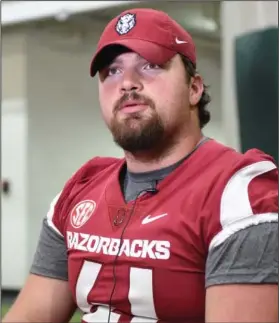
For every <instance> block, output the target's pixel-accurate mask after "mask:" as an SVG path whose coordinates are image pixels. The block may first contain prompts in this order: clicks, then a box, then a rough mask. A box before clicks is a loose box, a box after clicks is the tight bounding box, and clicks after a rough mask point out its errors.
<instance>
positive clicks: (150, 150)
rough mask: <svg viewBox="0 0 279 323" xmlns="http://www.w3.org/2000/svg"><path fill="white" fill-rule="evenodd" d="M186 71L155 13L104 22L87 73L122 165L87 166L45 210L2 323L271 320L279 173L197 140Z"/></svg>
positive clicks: (189, 65)
mask: <svg viewBox="0 0 279 323" xmlns="http://www.w3.org/2000/svg"><path fill="white" fill-rule="evenodd" d="M196 65H197V61H196V52H195V45H194V42H193V39H192V38H191V36H190V35H189V33H188V32H187V31H185V30H184V29H183V28H182V27H181V26H180V25H179V24H178V23H176V22H175V21H174V20H173V19H171V18H170V17H169V16H168V15H167V14H165V13H164V12H161V11H156V10H152V9H131V10H128V11H125V12H123V13H122V14H120V15H119V16H117V17H115V18H114V19H113V20H112V21H111V22H110V23H109V24H108V25H107V27H106V28H105V30H104V32H103V34H102V35H101V37H100V40H99V43H98V46H97V50H96V53H95V54H94V56H93V59H92V63H91V67H90V73H91V76H92V77H94V76H95V75H96V74H97V73H98V80H99V100H100V106H101V111H102V115H103V118H104V121H105V123H106V124H107V126H108V128H109V129H110V131H111V133H112V136H113V139H114V141H115V142H116V144H118V145H119V146H120V147H122V149H123V151H124V154H125V158H123V159H116V158H102V157H96V158H93V159H92V160H90V161H88V162H87V163H86V164H85V165H83V166H82V167H81V168H80V169H79V170H78V171H77V172H76V173H75V174H74V175H73V176H72V177H71V178H70V179H69V181H68V182H67V183H66V184H65V186H64V187H63V189H62V191H61V192H60V193H59V194H58V195H57V196H56V197H55V199H54V200H53V201H52V203H51V204H50V208H49V211H48V213H47V215H46V217H45V219H44V221H43V225H42V231H41V235H40V239H39V242H38V247H37V251H36V254H35V257H34V262H33V265H32V268H31V272H30V276H29V277H28V279H27V281H26V284H25V286H24V287H23V289H22V291H21V292H20V294H19V296H18V298H17V299H16V301H15V303H14V304H13V306H12V308H11V310H10V311H9V313H8V314H7V315H6V317H5V319H4V322H57V323H58V322H59V323H60V322H68V321H69V320H70V318H71V316H72V314H73V313H74V311H75V310H76V308H77V307H78V308H79V309H80V310H81V311H82V313H83V317H82V322H88V323H91V322H184V323H185V322H276V321H277V315H278V304H277V303H278V297H277V293H278V290H277V284H278V239H277V238H278V227H277V223H278V188H277V185H278V171H277V168H276V165H275V164H274V162H273V159H272V158H271V157H270V156H267V155H266V154H264V153H263V152H261V151H259V150H256V149H252V150H249V151H248V152H246V153H244V154H241V153H239V152H236V151H235V150H233V149H231V148H229V147H226V146H224V145H222V144H220V143H218V142H216V141H215V140H213V139H210V138H206V137H205V136H204V135H203V132H202V129H203V127H204V126H205V125H206V124H207V123H208V122H209V120H210V114H209V112H208V110H207V109H206V107H207V104H208V102H209V100H210V97H209V95H208V93H207V89H206V87H205V85H204V84H203V80H202V78H201V76H200V75H199V74H198V72H197V70H196Z"/></svg>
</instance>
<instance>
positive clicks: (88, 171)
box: [47, 157, 123, 235]
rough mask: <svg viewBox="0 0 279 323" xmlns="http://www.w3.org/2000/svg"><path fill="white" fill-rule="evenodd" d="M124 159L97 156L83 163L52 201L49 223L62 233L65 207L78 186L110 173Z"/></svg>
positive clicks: (48, 213) (48, 216)
mask: <svg viewBox="0 0 279 323" xmlns="http://www.w3.org/2000/svg"><path fill="white" fill-rule="evenodd" d="M121 163H123V160H122V159H118V158H110V157H95V158H93V159H90V160H89V161H87V162H86V163H85V164H83V165H82V166H81V167H80V168H79V169H78V170H77V171H76V172H75V173H74V174H73V175H72V176H71V177H70V179H69V180H68V181H67V182H66V183H65V185H64V187H63V189H62V190H61V191H60V192H59V193H58V194H57V195H56V196H55V197H54V199H53V200H52V201H51V203H50V206H49V210H48V212H47V222H48V225H49V226H50V227H51V228H52V229H53V230H54V231H56V232H57V233H59V234H60V235H62V231H63V230H62V227H63V223H62V222H63V207H64V205H65V203H66V202H67V201H68V200H70V199H71V197H72V196H73V194H75V190H76V188H77V187H80V186H84V185H86V183H87V182H88V181H90V180H92V179H94V178H95V177H97V176H100V175H102V174H103V173H109V172H111V170H112V169H115V168H116V167H119V165H120V164H121Z"/></svg>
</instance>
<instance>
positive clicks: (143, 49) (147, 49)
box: [90, 39, 177, 77]
mask: <svg viewBox="0 0 279 323" xmlns="http://www.w3.org/2000/svg"><path fill="white" fill-rule="evenodd" d="M121 47H122V49H121ZM123 48H124V50H123ZM125 48H126V49H128V50H131V51H133V52H135V53H137V54H139V55H140V56H141V57H143V58H144V59H146V60H147V61H149V62H150V63H152V64H158V65H160V64H164V63H166V62H167V61H169V60H170V59H171V58H172V57H173V56H174V55H175V54H177V53H176V52H175V51H173V50H170V49H168V48H165V47H163V46H160V45H157V44H155V43H151V42H148V41H145V40H140V39H122V40H118V41H114V42H111V43H108V44H106V45H104V46H103V47H101V48H100V49H99V50H98V51H97V53H96V54H95V55H94V57H93V59H92V61H91V66H90V75H91V76H92V77H94V76H95V75H96V73H97V72H98V71H99V70H100V69H101V68H103V67H105V65H107V64H109V63H110V61H112V60H113V58H115V57H116V56H117V55H119V54H121V53H123V52H125Z"/></svg>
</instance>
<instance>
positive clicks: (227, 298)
mask: <svg viewBox="0 0 279 323" xmlns="http://www.w3.org/2000/svg"><path fill="white" fill-rule="evenodd" d="M277 284H278V225H277V224H276V223H264V224H260V225H258V226H253V227H250V228H247V229H244V230H241V231H240V232H237V233H235V234H233V235H232V236H231V237H230V238H229V239H227V240H226V241H225V242H224V243H223V244H222V245H219V246H218V247H216V248H214V249H213V250H211V251H210V252H209V254H208V257H207V263H206V288H207V289H206V322H270V323H271V322H276V320H277V314H278V287H277Z"/></svg>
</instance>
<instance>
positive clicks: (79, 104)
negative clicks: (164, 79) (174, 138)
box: [1, 1, 278, 310]
mask: <svg viewBox="0 0 279 323" xmlns="http://www.w3.org/2000/svg"><path fill="white" fill-rule="evenodd" d="M131 7H151V8H158V9H161V10H164V11H166V12H167V13H168V14H169V15H171V16H172V17H173V18H175V19H176V20H177V21H178V22H179V23H180V24H182V25H183V26H184V27H185V28H186V29H187V30H188V31H189V32H190V33H191V34H192V36H193V38H194V40H195V42H196V46H197V53H198V64H197V66H198V70H199V72H200V73H201V75H202V76H203V78H204V80H205V83H206V84H208V85H209V86H210V90H209V92H210V94H211V96H212V102H211V104H210V107H209V109H210V111H211V115H212V120H211V122H210V123H209V124H208V126H206V128H205V130H204V132H205V134H206V135H208V136H210V137H213V138H215V139H216V140H218V141H220V142H222V143H224V144H227V145H229V146H231V147H233V148H235V149H237V150H239V151H246V150H247V149H249V148H252V147H255V148H259V149H262V150H264V151H265V152H267V153H269V154H270V155H272V156H273V157H274V158H275V160H276V162H277V160H278V2H277V1H247V2H246V1H225V2H218V1H214V2H211V1H204V2H200V1H194V2H188V1H180V2H178V1H168V2H165V1H153V2H152V1H151V2H138V1H2V2H1V22H2V39H1V43H2V102H1V103H2V109H1V117H2V124H1V146H2V169H1V171H2V175H1V177H2V195H1V198H2V201H1V202H2V226H1V230H2V232H1V239H2V240H1V248H2V249H1V258H2V261H1V264H2V269H1V271H2V292H3V293H2V296H3V295H4V296H5V299H6V300H7V299H8V298H7V297H8V296H11V295H12V296H14V295H15V293H16V292H17V291H18V290H20V288H21V287H22V285H23V283H24V280H25V278H26V276H27V274H28V270H29V268H30V264H31V261H32V258H33V254H34V251H35V248H36V244H37V239H38V236H39V232H40V227H41V222H42V218H43V217H44V215H45V214H46V212H47V210H48V206H49V203H50V201H51V200H52V199H53V197H54V196H55V195H56V194H57V193H58V192H59V191H60V189H61V187H62V186H63V185H64V183H65V181H66V180H67V179H68V178H69V177H70V176H71V174H72V173H73V172H74V171H76V170H77V169H78V168H79V167H80V166H81V165H82V164H83V163H84V162H85V161H87V160H88V159H90V158H92V157H94V156H118V157H120V156H122V152H121V150H120V149H119V148H118V147H117V146H115V144H114V143H113V141H112V140H111V135H110V133H109V132H108V130H107V129H106V127H105V125H104V123H103V121H102V119H101V115H100V111H99V103H98V90H97V81H96V79H91V78H90V77H89V64H90V60H91V57H92V53H93V52H94V50H95V47H96V44H97V42H98V39H99V36H100V34H101V32H102V30H103V29H104V27H105V25H106V24H107V23H108V21H109V20H110V19H111V18H113V17H114V16H115V15H117V14H118V13H120V12H121V11H123V10H124V9H127V8H131ZM4 310H5V309H4Z"/></svg>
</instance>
